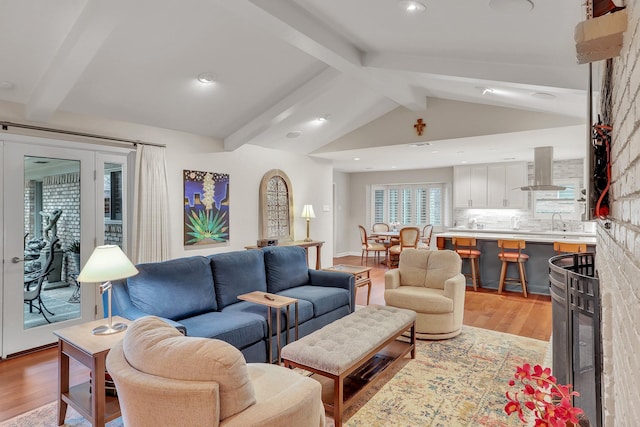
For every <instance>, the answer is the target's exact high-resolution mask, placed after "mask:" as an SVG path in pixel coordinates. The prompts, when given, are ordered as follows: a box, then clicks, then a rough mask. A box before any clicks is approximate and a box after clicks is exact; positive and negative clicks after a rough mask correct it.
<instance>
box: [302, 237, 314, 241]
mask: <svg viewBox="0 0 640 427" xmlns="http://www.w3.org/2000/svg"><path fill="white" fill-rule="evenodd" d="M304 241H305V242H313V239H312V238H310V237H307V238H306V239H304Z"/></svg>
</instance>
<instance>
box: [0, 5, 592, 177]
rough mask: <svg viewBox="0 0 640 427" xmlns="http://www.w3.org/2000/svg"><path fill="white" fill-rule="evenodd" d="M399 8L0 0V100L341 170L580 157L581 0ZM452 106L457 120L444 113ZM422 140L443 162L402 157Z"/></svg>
mask: <svg viewBox="0 0 640 427" xmlns="http://www.w3.org/2000/svg"><path fill="white" fill-rule="evenodd" d="M406 3H408V2H406V1H404V2H403V1H398V0H189V1H187V2H184V1H175V0H135V1H131V0H130V1H125V0H110V1H89V0H56V1H50V0H0V58H2V60H1V62H2V66H1V67H0V101H8V102H13V103H18V104H22V105H24V122H38V123H41V124H42V123H47V122H48V121H50V120H51V119H52V117H54V116H55V114H56V112H59V111H64V112H72V113H78V114H83V115H89V116H97V117H104V118H108V119H114V120H121V121H128V122H134V123H141V124H145V125H150V126H157V127H161V128H169V129H175V130H180V131H185V132H191V133H195V134H199V135H206V136H211V137H215V138H219V139H222V140H223V141H224V146H225V149H227V150H234V149H236V148H238V147H240V146H242V145H244V144H253V145H260V146H264V147H271V148H277V149H282V150H289V151H295V152H299V153H304V154H310V155H317V156H321V157H325V158H329V159H332V160H333V161H334V162H335V163H336V167H337V168H338V169H339V170H345V171H355V170H363V169H367V168H364V167H363V166H362V163H353V161H352V159H353V157H360V158H362V157H364V156H366V155H367V154H366V153H370V154H371V156H372V158H375V157H377V158H380V157H383V158H384V157H385V156H389V153H394V155H395V156H396V158H397V159H398V161H397V164H394V165H391V164H390V163H391V162H380V163H381V165H380V166H375V167H374V168H373V169H376V170H380V169H385V168H390V167H391V166H394V167H395V168H410V167H415V166H416V165H418V164H419V165H420V167H429V166H432V167H434V166H446V165H451V164H455V163H456V162H459V161H460V156H459V154H460V151H463V152H465V153H466V154H465V155H466V156H469V158H471V159H473V160H474V161H481V160H484V161H487V159H494V160H503V159H505V158H517V156H518V154H517V153H515V152H516V151H517V152H518V153H521V155H522V159H525V158H526V159H529V160H531V159H532V158H533V151H532V150H531V147H533V146H536V145H554V146H555V147H556V155H557V157H566V158H576V157H583V151H584V149H583V148H582V147H583V146H584V144H585V142H584V141H585V135H586V131H585V128H584V126H585V124H584V123H586V117H585V116H586V100H587V93H586V90H585V89H586V87H587V66H586V65H578V64H577V62H576V57H575V46H574V41H573V31H574V28H575V25H576V24H577V23H578V22H579V21H581V20H583V19H584V11H583V6H582V5H581V4H580V2H573V1H571V2H569V1H557V0H532V1H528V0H463V1H452V0H422V2H421V3H422V5H424V6H426V8H425V10H424V11H422V12H414V13H410V12H407V10H406V8H404V7H403V6H406ZM203 73H207V74H208V75H209V78H210V79H212V80H213V82H212V83H209V84H203V83H201V82H199V81H198V80H197V77H198V76H199V75H201V74H203ZM456 113H458V116H457V118H456V120H457V121H458V123H464V126H460V125H458V124H456V121H455V120H450V119H446V117H449V116H450V115H452V114H453V116H455V115H456ZM319 117H323V118H326V119H327V120H326V121H324V122H319V121H317V120H316V119H317V118H319ZM423 117H424V119H425V121H426V122H427V129H426V131H425V133H424V134H423V135H422V136H418V135H417V134H416V133H415V131H414V129H413V124H414V122H415V119H416V118H423ZM391 118H394V119H393V120H392V119H391ZM436 118H437V119H436ZM474 118H475V119H477V120H476V122H474ZM0 120H2V109H1V108H0ZM445 122H446V126H445ZM385 123H386V124H388V127H387V131H388V132H386V133H385V132H381V130H380V129H383V128H384V126H383V124H385ZM474 129H475V130H474ZM554 130H557V131H558V132H559V133H557V134H556V133H554ZM495 135H498V136H495ZM503 138H506V139H503ZM426 141H428V142H429V143H431V144H433V145H437V144H440V146H441V147H442V148H441V149H439V150H432V151H440V150H442V151H440V153H441V154H439V155H436V153H433V152H431V153H430V154H429V155H428V156H425V158H420V159H419V158H418V157H419V156H416V154H415V153H416V152H415V151H413V152H412V151H410V150H411V147H409V146H408V144H409V143H416V142H426ZM443 141H448V142H447V143H446V144H443V143H442V142H443ZM490 141H493V142H494V145H495V144H497V146H498V147H501V146H502V147H504V145H501V144H505V143H506V141H509V144H513V151H514V153H513V155H511V154H506V153H500V156H499V157H496V154H495V153H491V151H490V150H489V149H487V145H486V144H487V143H488V142H490ZM501 141H502V142H501ZM371 147H375V148H371ZM460 147H467V148H464V149H461V148H460ZM483 148H484V149H483ZM447 150H448V151H447ZM475 150H478V151H477V152H476V151H475ZM445 151H446V152H447V155H446V156H445V155H444V153H445ZM565 151H568V152H569V153H568V154H565ZM403 153H405V154H403ZM485 155H486V156H488V157H487V158H486V159H484V157H482V156H485ZM403 156H404V157H403ZM505 156H506V157H505ZM417 160H419V162H417ZM432 161H433V163H430V162H432ZM370 164H371V163H370ZM368 169H372V167H371V166H369V167H368Z"/></svg>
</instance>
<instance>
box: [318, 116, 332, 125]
mask: <svg viewBox="0 0 640 427" xmlns="http://www.w3.org/2000/svg"><path fill="white" fill-rule="evenodd" d="M329 117H330V116H329V114H325V115H324V116H320V117H318V118H317V119H316V121H319V122H320V123H323V122H326V121H327V120H329Z"/></svg>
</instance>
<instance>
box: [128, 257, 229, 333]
mask: <svg viewBox="0 0 640 427" xmlns="http://www.w3.org/2000/svg"><path fill="white" fill-rule="evenodd" d="M136 267H137V268H138V272H139V273H138V274H136V275H135V276H132V277H129V278H128V279H127V287H128V289H129V297H130V298H131V303H132V304H133V305H134V306H135V307H136V308H138V309H139V310H140V311H142V312H144V313H149V314H153V315H155V316H160V317H166V318H168V319H172V320H177V319H181V318H184V317H189V316H194V315H198V314H201V313H206V312H208V311H213V310H217V304H216V297H215V291H214V288H213V276H212V274H211V267H210V266H209V259H207V258H205V257H202V256H193V257H187V258H178V259H173V260H168V261H162V262H153V263H146V264H138V265H137V266H136Z"/></svg>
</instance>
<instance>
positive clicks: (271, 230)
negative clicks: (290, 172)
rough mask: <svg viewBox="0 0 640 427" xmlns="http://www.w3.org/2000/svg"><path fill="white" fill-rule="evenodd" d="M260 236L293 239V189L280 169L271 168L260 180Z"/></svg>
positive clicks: (280, 239)
mask: <svg viewBox="0 0 640 427" xmlns="http://www.w3.org/2000/svg"><path fill="white" fill-rule="evenodd" d="M260 238H261V239H278V240H279V241H281V242H286V241H292V240H293V189H292V187H291V181H289V177H288V176H287V174H286V173H284V172H283V171H281V170H280V169H271V170H270V171H268V172H267V173H265V174H264V176H263V177H262V181H261V182H260Z"/></svg>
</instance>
